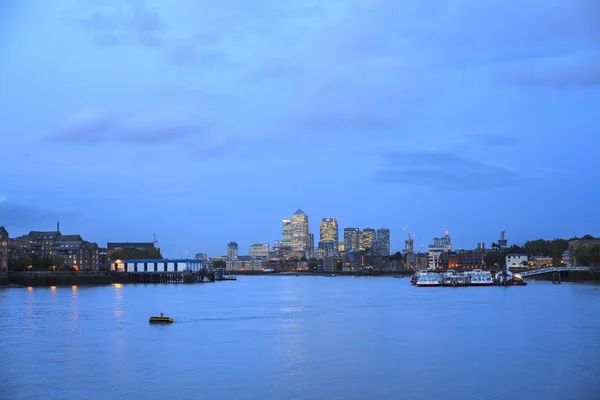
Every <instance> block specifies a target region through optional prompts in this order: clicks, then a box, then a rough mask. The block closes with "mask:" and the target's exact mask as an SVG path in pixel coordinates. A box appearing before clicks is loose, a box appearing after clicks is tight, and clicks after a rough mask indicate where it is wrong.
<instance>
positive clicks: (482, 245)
mask: <svg viewBox="0 0 600 400" xmlns="http://www.w3.org/2000/svg"><path fill="white" fill-rule="evenodd" d="M477 249H478V250H485V243H483V242H479V243H477Z"/></svg>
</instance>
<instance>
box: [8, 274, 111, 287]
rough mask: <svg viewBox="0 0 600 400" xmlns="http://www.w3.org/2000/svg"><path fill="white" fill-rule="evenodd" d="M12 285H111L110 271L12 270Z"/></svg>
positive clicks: (9, 277) (9, 279) (10, 277)
mask: <svg viewBox="0 0 600 400" xmlns="http://www.w3.org/2000/svg"><path fill="white" fill-rule="evenodd" d="M8 281H9V283H10V285H11V286H12V285H19V286H73V285H77V286H85V285H89V286H96V285H110V284H111V283H112V278H111V275H110V272H87V271H85V272H74V271H73V272H11V273H10V274H9V275H8Z"/></svg>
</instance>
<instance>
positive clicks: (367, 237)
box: [362, 228, 375, 250]
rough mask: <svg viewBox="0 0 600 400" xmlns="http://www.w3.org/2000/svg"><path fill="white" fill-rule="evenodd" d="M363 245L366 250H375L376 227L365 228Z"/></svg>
mask: <svg viewBox="0 0 600 400" xmlns="http://www.w3.org/2000/svg"><path fill="white" fill-rule="evenodd" d="M362 233H363V234H362V244H363V245H362V247H363V249H364V250H369V249H371V250H375V249H373V243H374V242H375V229H373V228H365V229H363V232H362Z"/></svg>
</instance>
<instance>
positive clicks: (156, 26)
mask: <svg viewBox="0 0 600 400" xmlns="http://www.w3.org/2000/svg"><path fill="white" fill-rule="evenodd" d="M77 23H78V25H79V26H80V27H81V28H82V29H83V30H85V31H86V32H88V33H89V34H90V35H91V36H92V38H93V40H94V42H96V43H97V44H100V45H105V46H117V45H123V44H128V43H132V42H138V43H140V44H142V45H145V46H148V47H159V46H161V45H162V44H163V41H162V38H161V35H162V34H163V33H164V32H166V30H167V29H168V24H167V23H166V22H165V21H164V20H163V18H162V17H161V16H160V14H158V13H157V12H155V11H151V10H149V9H147V8H146V6H145V2H140V1H131V0H129V1H124V2H122V3H121V4H120V6H119V7H116V8H111V9H110V10H109V11H100V10H96V11H93V12H92V13H91V14H90V15H88V16H86V17H83V18H80V19H78V20H77Z"/></svg>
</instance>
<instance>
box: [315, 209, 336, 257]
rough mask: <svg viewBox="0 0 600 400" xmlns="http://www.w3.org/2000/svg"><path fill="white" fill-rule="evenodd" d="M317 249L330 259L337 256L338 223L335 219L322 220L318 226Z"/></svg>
mask: <svg viewBox="0 0 600 400" xmlns="http://www.w3.org/2000/svg"><path fill="white" fill-rule="evenodd" d="M320 231H321V232H320V240H319V249H321V250H323V253H324V254H325V256H328V257H332V256H335V255H337V254H339V251H338V242H339V234H338V222H337V218H323V219H321V225H320Z"/></svg>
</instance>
